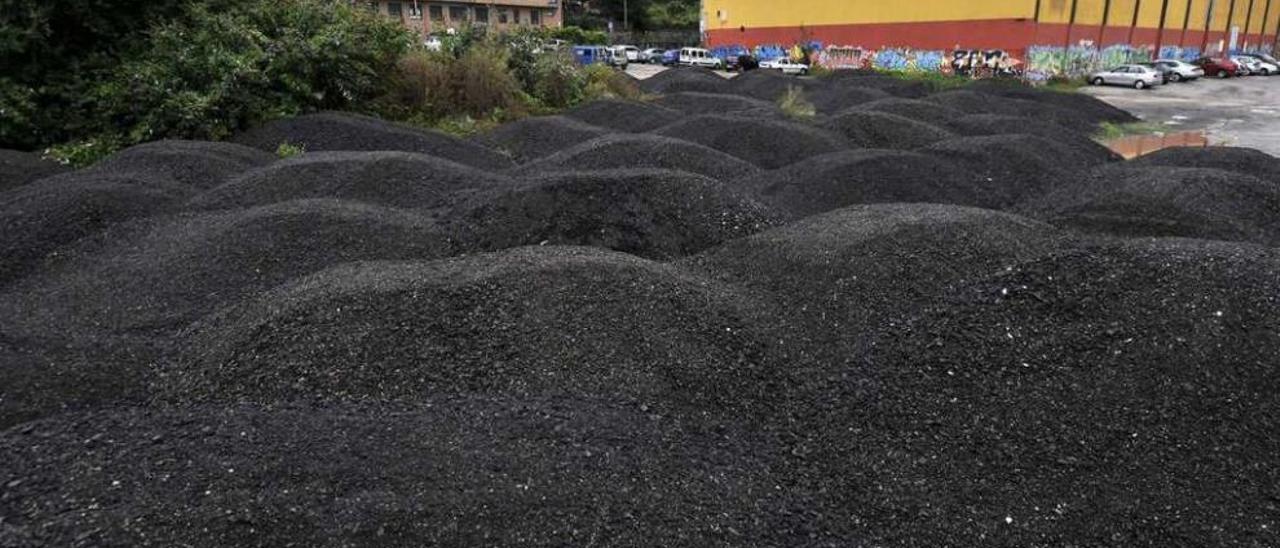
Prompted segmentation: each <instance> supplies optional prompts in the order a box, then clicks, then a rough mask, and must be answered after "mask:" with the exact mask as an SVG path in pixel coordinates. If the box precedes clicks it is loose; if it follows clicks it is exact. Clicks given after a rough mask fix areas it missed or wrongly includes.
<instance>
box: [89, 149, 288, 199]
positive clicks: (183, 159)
mask: <svg viewBox="0 0 1280 548" xmlns="http://www.w3.org/2000/svg"><path fill="white" fill-rule="evenodd" d="M275 160H276V157H275V156H274V155H272V154H268V153H266V152H263V151H261V150H258V149H254V148H249V147H246V146H243V145H237V144H234V143H211V142H207V141H156V142H153V143H146V144H141V145H137V146H134V147H130V148H127V149H125V150H122V151H120V152H117V153H116V154H113V155H111V156H110V157H108V158H106V159H104V160H103V161H102V162H100V163H98V164H95V165H94V166H93V169H95V170H104V171H109V172H126V173H136V174H139V175H140V176H145V175H151V176H162V177H165V178H167V179H170V180H173V181H176V182H178V183H182V184H184V185H189V186H191V187H194V188H197V189H207V188H213V187H215V186H218V185H220V184H222V183H223V182H225V181H226V180H227V179H229V178H231V177H233V176H235V175H239V174H240V173H243V172H245V171H248V170H249V169H252V168H255V167H261V166H264V165H267V164H269V163H271V162H273V161H275Z"/></svg>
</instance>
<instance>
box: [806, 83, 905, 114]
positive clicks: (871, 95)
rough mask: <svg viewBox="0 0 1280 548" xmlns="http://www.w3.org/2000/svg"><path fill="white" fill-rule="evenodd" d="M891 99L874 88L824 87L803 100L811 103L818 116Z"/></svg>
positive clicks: (807, 94)
mask: <svg viewBox="0 0 1280 548" xmlns="http://www.w3.org/2000/svg"><path fill="white" fill-rule="evenodd" d="M890 97H892V96H891V95H889V94H888V93H885V92H883V91H881V90H879V89H876V88H870V87H860V86H849V85H826V86H821V87H816V88H814V89H812V90H810V91H809V92H808V93H806V94H805V99H806V100H808V101H809V102H811V103H813V106H814V107H815V108H816V109H817V110H818V112H819V113H820V114H832V113H836V112H840V111H842V110H845V109H847V108H849V107H852V106H855V105H861V104H864V103H870V102H872V101H880V100H884V99H888V98H890Z"/></svg>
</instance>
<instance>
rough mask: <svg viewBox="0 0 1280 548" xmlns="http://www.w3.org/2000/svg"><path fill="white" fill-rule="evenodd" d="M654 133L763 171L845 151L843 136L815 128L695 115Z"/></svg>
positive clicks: (776, 122) (770, 121) (846, 146)
mask: <svg viewBox="0 0 1280 548" xmlns="http://www.w3.org/2000/svg"><path fill="white" fill-rule="evenodd" d="M657 133H658V134H659V135H665V136H668V137H673V138H676V139H682V140H685V141H690V142H694V143H698V144H702V145H706V146H708V147H710V148H713V149H716V150H719V151H721V152H724V153H726V154H732V155H734V156H736V157H738V158H741V159H743V160H746V161H748V162H751V163H753V164H755V165H757V166H759V167H761V168H764V169H776V168H780V167H782V166H786V165H790V164H794V163H796V162H799V161H801V160H804V159H805V158H808V157H810V156H816V155H819V154H825V153H828V152H836V151H838V150H844V149H847V148H849V144H848V143H847V142H845V140H844V138H843V137H841V136H839V135H838V134H835V133H832V132H829V131H826V130H823V129H820V128H817V127H813V126H807V125H804V124H799V123H795V122H787V121H783V120H760V119H753V118H743V117H737V116H725V115H705V116H695V117H692V118H688V119H685V120H683V121H680V122H677V123H675V124H671V125H669V126H667V127H664V128H662V129H661V130H658V131H657Z"/></svg>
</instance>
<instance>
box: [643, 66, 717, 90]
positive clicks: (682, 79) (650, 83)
mask: <svg viewBox="0 0 1280 548" xmlns="http://www.w3.org/2000/svg"><path fill="white" fill-rule="evenodd" d="M731 87H732V84H731V83H730V82H729V80H726V79H724V78H722V77H720V76H717V75H716V74H715V73H713V72H711V71H709V70H707V69H702V68H693V67H682V68H675V69H669V70H664V71H662V72H660V73H658V74H656V75H654V76H653V77H651V78H646V79H644V80H641V81H640V89H641V90H643V91H644V92H645V93H655V94H671V93H681V92H686V91H696V92H701V93H725V92H728V91H729V89H730V88H731Z"/></svg>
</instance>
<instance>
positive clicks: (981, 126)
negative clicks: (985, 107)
mask: <svg viewBox="0 0 1280 548" xmlns="http://www.w3.org/2000/svg"><path fill="white" fill-rule="evenodd" d="M949 126H950V128H951V129H953V130H955V131H956V132H958V133H960V134H961V135H970V136H977V135H1005V134H1011V133H1025V134H1028V135H1035V136H1037V137H1043V138H1045V139H1048V140H1050V141H1057V142H1059V143H1061V144H1064V145H1067V146H1070V147H1071V148H1073V149H1075V150H1076V151H1077V152H1080V153H1081V154H1084V155H1087V156H1089V157H1091V158H1094V159H1095V161H1097V162H1110V161H1117V160H1120V159H1121V158H1120V156H1118V155H1117V154H1116V153H1114V152H1111V150H1110V149H1108V148H1107V147H1104V146H1102V145H1100V144H1098V142H1097V141H1094V140H1093V139H1090V138H1089V136H1087V135H1085V134H1083V133H1078V132H1076V131H1073V130H1070V129H1067V128H1066V127H1063V126H1062V125H1060V124H1058V123H1056V122H1052V121H1049V120H1042V119H1039V118H1027V117H1024V116H1005V115H1001V114H970V115H968V116H964V117H961V118H959V119H956V120H952V121H951V122H950V124H949Z"/></svg>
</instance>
